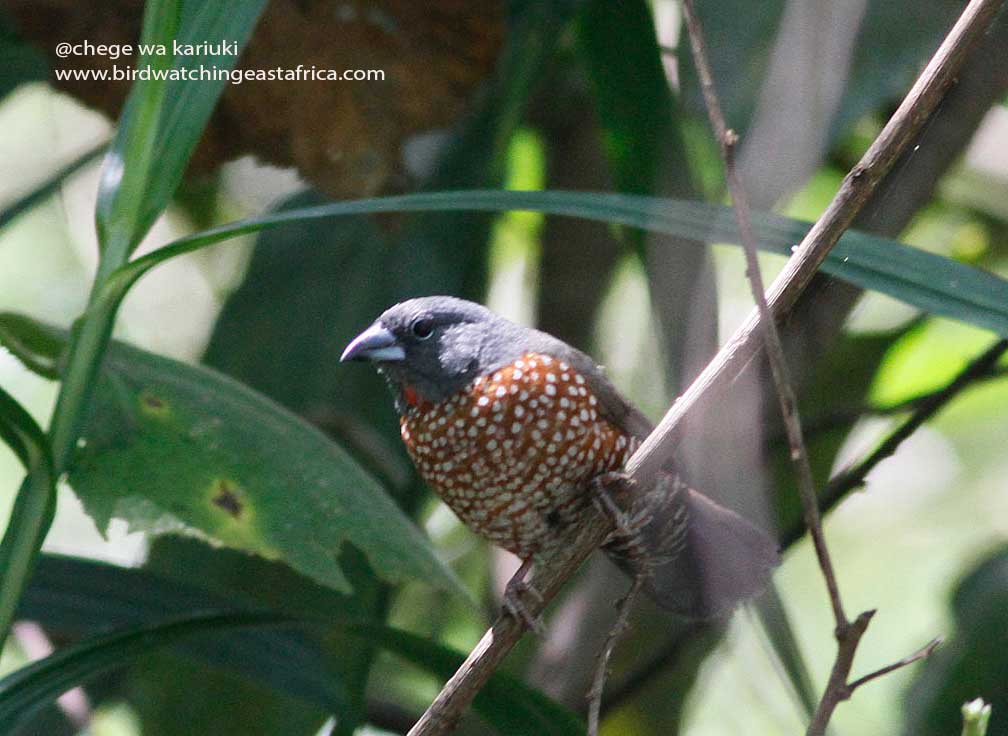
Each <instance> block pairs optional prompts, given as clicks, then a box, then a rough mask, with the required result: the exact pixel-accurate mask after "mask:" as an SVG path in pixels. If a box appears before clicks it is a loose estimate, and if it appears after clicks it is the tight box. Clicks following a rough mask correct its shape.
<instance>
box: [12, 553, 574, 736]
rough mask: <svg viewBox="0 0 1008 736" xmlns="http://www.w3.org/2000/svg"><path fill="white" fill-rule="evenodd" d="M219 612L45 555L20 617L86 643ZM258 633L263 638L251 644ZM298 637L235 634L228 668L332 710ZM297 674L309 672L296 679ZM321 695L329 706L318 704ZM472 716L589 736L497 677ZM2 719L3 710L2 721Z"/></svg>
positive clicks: (504, 727) (334, 625)
mask: <svg viewBox="0 0 1008 736" xmlns="http://www.w3.org/2000/svg"><path fill="white" fill-rule="evenodd" d="M220 605H221V601H220V600H219V598H218V597H217V596H215V595H214V594H211V593H208V592H205V591H202V590H198V589H194V588H190V587H187V586H181V587H180V585H179V584H178V583H177V582H175V581H172V580H168V579H165V578H161V577H159V576H157V575H154V574H152V573H150V572H145V571H141V570H130V569H119V568H115V567H113V566H111V565H108V564H105V563H100V562H93V561H88V560H76V559H71V558H65V557H59V556H52V555H48V556H46V555H44V556H43V559H42V562H41V564H40V566H39V573H38V574H37V575H36V577H35V578H34V579H33V580H32V584H31V587H30V588H29V590H28V593H27V595H26V596H25V606H24V608H23V609H22V614H23V615H26V616H29V617H31V618H34V619H37V620H38V621H40V623H42V624H43V625H44V626H47V627H52V628H54V629H55V630H56V631H61V632H65V633H70V634H72V635H81V634H85V635H86V634H89V633H91V632H93V631H94V630H95V629H96V628H98V627H100V626H103V625H104V626H107V625H109V623H112V624H113V625H116V626H131V627H137V626H138V624H140V623H141V622H144V621H150V619H151V618H154V617H157V616H164V615H168V616H175V615H178V614H179V613H181V612H183V611H187V610H192V609H193V608H198V609H199V608H203V609H207V608H216V607H219V606H220ZM300 626H301V627H303V628H306V629H308V630H315V631H319V632H326V631H328V630H330V629H341V630H344V631H346V632H347V633H348V634H350V635H352V636H356V637H360V638H363V639H366V640H367V641H370V642H373V643H374V644H375V645H377V646H379V647H381V648H382V649H384V650H386V651H388V652H390V653H392V654H394V655H396V656H398V657H401V658H403V659H405V660H406V661H408V662H411V663H412V664H414V665H415V666H417V667H418V668H420V669H422V670H424V671H426V672H429V673H431V674H432V675H434V676H435V677H439V678H447V677H449V676H451V674H452V673H453V672H454V671H455V670H456V669H457V668H458V666H459V664H461V663H462V661H463V660H464V659H465V655H464V654H463V653H461V652H458V651H455V650H453V649H449V648H448V647H445V646H443V645H441V644H438V643H437V642H434V641H431V640H429V639H425V638H423V637H420V636H417V635H415V634H410V633H408V632H405V631H400V630H398V629H393V628H390V627H386V626H381V625H377V624H370V623H363V622H347V621H339V620H333V621H328V620H314V621H308V620H305V621H302V622H301V624H300ZM131 630H132V631H139V630H140V629H137V628H132V629H131ZM239 633H241V634H242V638H241V639H240V640H239V639H238V638H237V637H238V636H239ZM253 633H256V634H258V635H259V637H258V638H255V639H253V638H252V637H251V634H253ZM295 634H296V632H295V631H293V630H291V629H289V628H270V629H261V630H260V629H255V630H253V631H248V632H234V633H230V634H229V635H228V640H229V641H230V640H235V641H236V642H237V644H240V645H241V646H238V647H236V648H234V649H232V651H233V652H234V653H235V654H236V655H237V656H238V657H243V658H244V659H238V660H236V659H234V658H232V660H231V661H230V662H229V663H228V664H229V665H230V666H231V667H232V668H236V669H239V670H241V671H243V672H245V673H246V674H248V675H250V676H252V677H255V678H256V679H257V680H258V681H261V682H263V683H264V684H266V685H268V686H271V687H277V686H278V685H280V686H281V687H283V689H284V690H285V691H286V692H290V693H291V694H294V695H298V696H300V697H309V698H311V699H312V700H314V701H317V702H321V703H322V704H324V705H325V704H328V705H329V706H330V707H331V705H332V701H331V698H332V694H331V693H330V694H328V695H326V691H325V690H321V689H320V686H319V685H318V684H316V683H317V681H318V680H319V679H320V678H324V677H325V676H326V674H327V670H326V669H324V668H323V665H322V664H321V663H320V661H319V659H318V657H317V653H315V652H312V651H311V650H309V649H305V648H304V645H303V643H302V646H300V647H298V646H295V645H296V644H298V643H299V642H300V641H301V640H299V639H297V638H296V637H295ZM267 637H268V638H267ZM222 639H223V637H214V639H204V640H202V641H200V642H192V643H191V644H186V645H185V646H186V650H187V651H193V652H196V653H197V654H199V655H200V656H203V657H206V658H208V659H209V660H210V661H216V659H215V658H214V652H215V651H216V650H215V649H214V645H215V644H216V645H219V644H220V643H221V640H222ZM119 651H120V654H121V655H122V656H123V657H129V656H133V654H132V652H129V651H126V650H119ZM278 652H279V653H281V656H283V652H289V657H288V659H287V660H285V661H283V662H281V663H280V664H278V665H277V672H273V673H269V672H267V671H265V670H264V668H263V667H262V666H261V665H263V664H267V663H269V662H271V661H272V659H273V658H274V657H275V656H276V655H277V653H278ZM120 661H122V660H121V659H120ZM114 664H115V663H112V664H110V665H109V666H114ZM298 669H302V670H304V671H303V672H298ZM271 675H272V676H271ZM78 681H79V679H78ZM74 684H76V682H73V681H70V678H67V679H65V680H64V681H63V682H62V683H61V687H62V686H66V687H69V686H71V685H74ZM306 685H307V689H306ZM320 692H321V694H322V695H325V696H326V697H328V698H329V700H328V701H320V700H319V693H320ZM2 704H3V683H0V709H2V707H3V705H2ZM474 708H475V709H476V711H477V712H478V713H479V714H480V715H481V716H483V718H484V719H485V720H486V721H487V722H488V723H490V724H491V725H492V726H493V727H494V728H495V729H496V730H497V731H498V732H499V733H501V734H505V736H512V735H513V736H524V735H525V734H529V733H536V734H547V735H554V736H567V735H568V734H570V735H571V736H573V735H574V734H582V733H584V725H583V724H582V723H581V722H580V720H579V719H578V717H577V716H576V715H574V714H573V713H572V712H570V711H569V710H567V709H566V708H564V707H562V706H560V705H558V704H557V703H556V702H554V701H553V700H551V699H549V698H548V697H546V696H545V695H543V694H542V693H540V692H539V691H537V690H535V689H533V688H530V687H529V686H528V685H525V684H524V683H523V682H522V681H521V680H520V679H518V678H516V677H514V676H512V675H509V674H507V673H504V672H498V673H496V674H495V675H494V676H493V677H492V678H491V679H490V682H489V683H488V684H487V686H486V687H485V688H484V689H483V691H482V692H481V693H480V695H479V696H478V697H477V698H476V701H475V703H474ZM2 713H3V711H2V710H0V714H2Z"/></svg>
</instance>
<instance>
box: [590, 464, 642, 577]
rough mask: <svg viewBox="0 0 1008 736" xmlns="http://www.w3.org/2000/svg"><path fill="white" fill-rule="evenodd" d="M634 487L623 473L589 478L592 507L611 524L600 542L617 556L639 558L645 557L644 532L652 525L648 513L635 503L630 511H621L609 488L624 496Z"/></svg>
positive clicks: (617, 472) (615, 472)
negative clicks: (604, 537)
mask: <svg viewBox="0 0 1008 736" xmlns="http://www.w3.org/2000/svg"><path fill="white" fill-rule="evenodd" d="M633 485H634V481H633V479H631V478H630V477H628V476H627V475H626V474H624V473H621V472H619V471H610V472H608V473H603V474H601V475H598V476H596V477H595V478H593V479H592V482H591V486H592V488H591V494H592V497H591V500H592V504H594V506H595V508H596V509H598V510H599V512H600V513H602V514H604V515H605V516H607V517H608V518H609V520H610V521H611V522H612V525H613V531H612V532H611V533H610V534H609V536H608V537H607V538H606V540H605V541H604V542H603V546H604V547H606V549H608V550H609V551H610V552H612V553H614V554H616V555H618V556H620V557H627V558H630V559H640V558H643V557H646V556H647V545H646V544H645V542H644V534H643V532H644V529H645V528H646V527H647V525H648V524H649V523H651V520H652V516H651V512H650V511H649V510H648V509H647V507H646V505H645V504H636V505H635V506H633V507H631V510H630V511H624V510H623V509H622V508H620V506H619V504H617V503H616V501H615V499H614V498H613V495H612V493H611V492H610V489H611V488H616V489H617V492H618V493H619V494H620V495H624V494H626V493H627V491H629V490H630V489H631V488H633Z"/></svg>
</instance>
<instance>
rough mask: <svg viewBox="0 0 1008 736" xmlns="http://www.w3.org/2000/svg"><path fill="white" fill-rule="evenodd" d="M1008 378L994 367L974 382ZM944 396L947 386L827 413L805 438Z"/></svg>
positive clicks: (808, 426) (1005, 369)
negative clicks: (864, 418) (904, 397)
mask: <svg viewBox="0 0 1008 736" xmlns="http://www.w3.org/2000/svg"><path fill="white" fill-rule="evenodd" d="M1006 377H1008V366H991V369H990V370H989V371H987V372H986V373H984V374H982V375H978V376H975V377H974V378H973V379H972V382H973V383H974V384H977V383H982V382H987V381H996V380H998V379H1000V378H1006ZM944 392H945V387H944V386H943V387H941V388H938V389H935V390H933V391H924V392H921V393H919V394H916V395H915V396H911V397H909V398H906V399H901V400H900V401H895V402H893V403H890V404H870V403H869V404H861V405H859V406H849V407H846V408H842V409H837V410H836V411H831V412H828V413H823V414H820V415H819V416H815V417H812V418H811V419H808V420H807V421H806V422H804V423H803V426H804V429H805V436H806V437H812V436H813V435H815V434H820V433H822V432H830V431H832V430H835V429H842V428H845V427H847V425H849V424H850V423H851V422H854V421H856V420H858V419H860V418H861V417H891V416H893V415H895V414H907V413H909V412H913V411H916V410H919V409H921V408H924V407H926V406H928V405H929V404H930V403H931V401H932V400H933V399H934V398H935V397H938V396H941V395H943V394H944ZM779 439H780V438H775V439H774V440H772V442H777V441H779Z"/></svg>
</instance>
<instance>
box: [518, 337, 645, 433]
mask: <svg viewBox="0 0 1008 736" xmlns="http://www.w3.org/2000/svg"><path fill="white" fill-rule="evenodd" d="M530 332H531V333H533V337H532V340H531V342H532V346H531V347H532V349H533V350H534V351H536V352H542V353H545V354H546V355H550V356H552V357H554V358H557V359H558V360H563V361H565V362H567V363H569V364H570V365H571V366H573V368H574V370H576V371H577V372H578V373H580V374H581V375H582V376H584V377H585V380H586V381H588V387H589V388H590V389H591V391H592V393H593V394H595V398H596V399H598V402H599V406H601V408H602V416H603V417H604V418H605V419H607V420H608V421H610V422H612V423H613V424H615V425H616V426H617V427H619V428H620V429H621V430H623V431H624V432H625V433H627V434H628V435H631V436H634V437H637V438H639V439H644V438H645V437H647V436H648V435H649V434H650V433H651V430H652V429H654V425H653V424H652V423H651V420H650V419H648V418H647V417H646V416H644V414H643V413H642V412H641V411H640V410H639V409H638V408H637V407H636V406H634V405H633V404H631V403H630V401H629V400H628V399H627V398H626V397H625V396H623V394H621V393H620V392H619V389H617V388H616V387H615V386H614V385H613V384H612V381H610V380H609V379H608V378H607V377H606V375H605V371H604V370H603V368H602V367H601V366H600V365H598V363H596V362H595V361H594V360H593V359H592V357H591V356H590V355H586V354H585V353H582V352H581V351H580V350H578V349H577V348H574V347H571V346H570V345H568V344H567V343H565V342H563V341H562V340H559V339H557V338H555V337H553V336H552V335H548V334H546V333H545V332H540V331H539V330H530Z"/></svg>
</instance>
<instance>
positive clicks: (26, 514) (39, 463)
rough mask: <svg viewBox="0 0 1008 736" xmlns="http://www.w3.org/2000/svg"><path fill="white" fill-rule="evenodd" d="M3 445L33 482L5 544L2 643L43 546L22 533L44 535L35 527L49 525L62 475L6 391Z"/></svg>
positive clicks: (25, 488)
mask: <svg viewBox="0 0 1008 736" xmlns="http://www.w3.org/2000/svg"><path fill="white" fill-rule="evenodd" d="M0 439H2V440H3V441H4V442H6V443H7V444H8V445H9V446H10V447H11V449H12V450H13V451H14V454H15V455H17V457H18V459H19V460H20V461H21V463H22V464H23V465H24V467H25V470H26V471H27V476H26V477H25V479H24V481H23V482H22V484H21V490H20V492H19V493H18V496H17V497H16V498H15V500H14V507H13V508H12V509H11V514H10V521H9V522H8V526H7V530H6V531H5V532H4V536H3V541H2V542H0V580H2V581H4V582H9V583H10V584H9V585H7V586H5V587H4V594H3V595H2V596H0V642H2V641H3V640H4V639H5V638H6V636H7V632H8V631H9V629H10V626H11V624H12V623H13V621H14V611H15V610H16V608H17V603H18V599H19V598H20V596H21V591H22V589H23V585H24V580H25V578H26V577H27V575H28V572H29V570H31V567H32V565H33V564H34V561H35V554H36V552H37V551H38V549H39V547H41V546H42V535H41V534H38V533H28V534H25V533H22V531H21V530H22V529H24V528H26V527H25V526H23V525H25V524H27V525H28V527H27V528H31V529H38V528H39V527H38V526H37V525H36V524H35V523H34V522H35V521H39V520H41V521H44V522H48V521H50V520H51V519H52V515H53V512H54V510H55V507H56V475H55V473H54V472H53V466H52V456H51V452H50V447H49V442H48V440H47V439H46V436H45V433H43V431H42V429H41V427H39V426H38V424H36V423H35V420H34V419H33V418H32V417H31V415H30V414H28V412H27V411H25V409H24V408H23V407H22V406H21V405H20V404H19V403H18V402H17V401H16V400H15V399H14V398H13V397H12V396H10V394H8V393H7V392H6V391H4V390H3V389H0Z"/></svg>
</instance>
